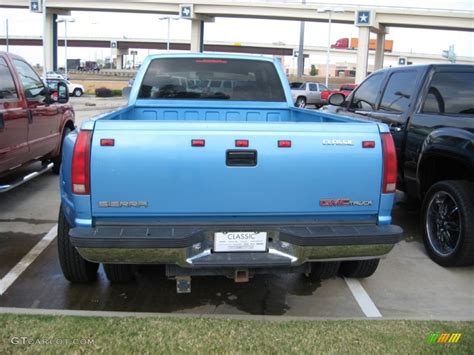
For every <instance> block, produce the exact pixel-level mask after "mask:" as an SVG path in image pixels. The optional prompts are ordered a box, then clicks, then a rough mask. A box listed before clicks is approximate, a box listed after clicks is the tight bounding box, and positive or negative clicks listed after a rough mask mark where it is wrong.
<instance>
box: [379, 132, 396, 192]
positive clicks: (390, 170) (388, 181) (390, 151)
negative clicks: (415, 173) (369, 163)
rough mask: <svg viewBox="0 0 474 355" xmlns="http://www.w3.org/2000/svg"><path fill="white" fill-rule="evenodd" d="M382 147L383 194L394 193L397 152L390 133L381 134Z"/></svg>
mask: <svg viewBox="0 0 474 355" xmlns="http://www.w3.org/2000/svg"><path fill="white" fill-rule="evenodd" d="M381 137H382V146H383V183H382V192H383V193H394V192H395V191H396V190H397V152H396V150H395V144H394V143H393V138H392V135H391V134H390V133H382V134H381Z"/></svg>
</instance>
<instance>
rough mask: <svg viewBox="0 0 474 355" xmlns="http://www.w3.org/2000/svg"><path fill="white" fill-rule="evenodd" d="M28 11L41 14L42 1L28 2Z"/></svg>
mask: <svg viewBox="0 0 474 355" xmlns="http://www.w3.org/2000/svg"><path fill="white" fill-rule="evenodd" d="M30 11H31V12H36V13H41V12H43V1H42V0H30Z"/></svg>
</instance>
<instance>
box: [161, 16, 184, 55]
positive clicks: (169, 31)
mask: <svg viewBox="0 0 474 355" xmlns="http://www.w3.org/2000/svg"><path fill="white" fill-rule="evenodd" d="M159 20H167V22H168V38H167V40H166V51H167V52H168V53H169V51H170V42H171V20H179V17H173V16H163V17H160V18H159Z"/></svg>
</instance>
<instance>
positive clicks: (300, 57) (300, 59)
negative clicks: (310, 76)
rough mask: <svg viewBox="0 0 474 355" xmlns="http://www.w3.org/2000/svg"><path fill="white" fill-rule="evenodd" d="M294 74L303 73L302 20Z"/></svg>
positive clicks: (301, 74)
mask: <svg viewBox="0 0 474 355" xmlns="http://www.w3.org/2000/svg"><path fill="white" fill-rule="evenodd" d="M302 4H303V5H304V4H306V0H302ZM296 74H297V75H298V77H302V76H303V74H304V21H301V22H300V45H299V48H298V67H297V71H296Z"/></svg>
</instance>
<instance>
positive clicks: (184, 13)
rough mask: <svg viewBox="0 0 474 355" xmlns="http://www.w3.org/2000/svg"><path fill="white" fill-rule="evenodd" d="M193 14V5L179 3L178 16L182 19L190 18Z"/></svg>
mask: <svg viewBox="0 0 474 355" xmlns="http://www.w3.org/2000/svg"><path fill="white" fill-rule="evenodd" d="M193 16H194V8H193V5H190V4H186V5H179V17H180V18H184V19H191V18H193Z"/></svg>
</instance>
